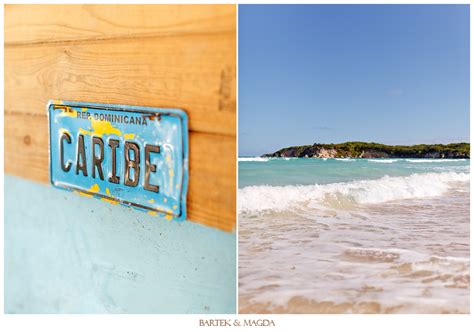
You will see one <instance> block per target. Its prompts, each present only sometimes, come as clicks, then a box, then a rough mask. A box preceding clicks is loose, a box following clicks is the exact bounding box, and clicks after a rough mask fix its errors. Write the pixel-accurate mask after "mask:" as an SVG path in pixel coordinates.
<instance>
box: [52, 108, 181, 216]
mask: <svg viewBox="0 0 474 332" xmlns="http://www.w3.org/2000/svg"><path fill="white" fill-rule="evenodd" d="M48 111H49V119H50V134H51V137H50V153H51V156H50V168H51V181H52V183H53V184H54V185H56V186H58V187H60V188H63V189H68V188H71V187H72V188H78V189H80V190H79V191H82V194H81V196H86V197H97V198H99V199H101V200H102V201H104V202H107V203H110V204H122V205H125V206H128V207H135V208H137V209H139V210H141V211H144V212H149V211H150V209H151V212H156V214H155V215H157V216H159V217H160V218H165V217H166V215H171V216H172V217H173V218H172V219H174V220H184V219H185V218H186V193H187V181H188V158H187V153H188V152H187V149H188V131H187V117H186V114H185V113H184V112H182V111H180V110H175V109H157V108H149V107H137V106H123V105H106V104H86V103H80V102H74V103H73V102H61V104H59V103H58V104H50V106H49V107H48ZM147 112H148V113H147ZM63 113H67V114H68V115H72V114H74V115H75V117H73V116H67V117H64V116H63ZM137 114H138V115H137ZM140 114H141V116H144V117H146V118H147V119H149V120H148V122H147V123H145V124H142V123H141V122H138V121H135V122H134V121H131V120H130V122H129V121H128V120H127V121H126V122H125V121H124V120H121V119H122V118H125V117H128V118H130V119H132V118H137V117H140ZM150 114H151V115H150ZM155 115H156V116H155ZM112 116H114V117H115V118H113V117H112ZM151 121H154V122H151ZM133 131H137V132H133ZM64 132H68V134H69V135H70V136H71V140H70V141H65V142H66V143H61V141H62V140H61V139H60V137H59V136H58V135H59V133H64ZM138 133H140V135H138ZM79 134H82V135H84V136H85V135H87V136H88V137H87V138H85V139H84V141H83V142H84V143H83V144H84V151H85V152H84V155H85V157H82V156H81V160H83V159H88V160H87V163H86V162H84V163H85V167H86V168H87V174H86V173H85V172H84V171H83V170H82V169H80V170H79V171H77V166H76V165H79V163H78V162H77V158H78V157H77V153H78V152H77V151H79V150H78V145H77V144H78V143H77V137H78V135H79ZM92 136H93V137H97V138H100V139H101V140H102V142H104V143H105V144H104V146H105V149H104V152H103V158H102V160H101V161H100V165H99V166H93V165H94V164H93V163H92V161H91V160H92V159H91V158H93V157H91V152H92V148H93V145H92V144H93V143H92V142H93V141H92ZM111 138H113V139H115V140H118V141H119V145H118V147H117V150H116V152H115V153H116V159H115V160H116V163H117V164H116V168H115V169H116V171H117V172H118V173H117V176H118V178H119V183H111V182H110V181H109V178H110V176H111V174H112V173H111V169H110V167H111V149H110V147H109V145H108V144H107V143H108V142H109V139H111ZM130 140H133V144H136V146H138V150H137V151H139V152H138V153H139V154H140V164H141V165H140V168H139V171H138V172H139V173H137V174H138V177H139V182H138V183H137V185H136V186H126V185H125V184H124V179H125V174H124V172H125V169H126V168H127V167H124V162H125V161H124V158H125V157H124V146H125V142H130ZM60 144H63V147H64V149H63V150H62V152H60V149H59V145H60ZM145 144H147V145H154V146H158V147H159V148H160V151H159V152H152V153H151V157H150V158H151V161H150V162H151V164H152V165H155V168H156V171H155V172H150V173H149V174H150V176H149V178H148V180H146V181H148V183H151V184H153V185H158V188H159V191H158V192H154V191H152V190H150V189H149V188H147V189H146V190H145V189H144V188H145V187H144V181H145V180H144V178H145V175H144V174H145V173H144V172H145V169H146V167H145V153H144V146H145ZM99 146H100V145H99ZM95 147H97V145H95ZM98 149H100V148H98ZM96 151H97V150H96ZM61 153H63V154H64V155H63V157H64V158H63V159H61V158H59V156H60V154H61ZM94 155H95V156H97V153H96V154H94ZM129 156H131V157H130V158H131V159H132V161H133V160H134V158H135V153H132V154H131V155H130V154H129ZM61 160H63V161H61ZM61 162H64V163H66V164H67V163H70V165H71V168H70V169H71V171H67V170H65V169H62V166H61V164H60V163H61ZM129 167H131V166H129ZM93 168H97V170H96V169H94V171H96V172H99V170H98V168H103V173H104V177H102V176H100V177H99V174H97V173H95V174H94V171H93ZM99 173H100V172H99ZM130 174H131V175H130ZM130 174H129V177H130V176H132V177H135V175H134V174H135V173H134V172H133V173H130ZM69 185H70V187H68V186H69ZM112 193H113V195H112Z"/></svg>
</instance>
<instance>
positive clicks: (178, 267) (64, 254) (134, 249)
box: [4, 176, 236, 313]
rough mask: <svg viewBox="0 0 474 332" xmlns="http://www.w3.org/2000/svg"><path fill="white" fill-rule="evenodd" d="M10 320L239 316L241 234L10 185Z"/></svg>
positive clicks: (21, 183) (13, 181) (14, 181)
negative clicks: (27, 316)
mask: <svg viewBox="0 0 474 332" xmlns="http://www.w3.org/2000/svg"><path fill="white" fill-rule="evenodd" d="M4 230H5V232H4V234H5V235H4V236H5V312H7V313H235V300H236V299H235V291H236V280H235V263H236V257H235V245H236V240H235V233H226V232H222V231H219V230H216V229H214V228H209V227H205V226H201V225H198V224H194V223H190V222H184V223H179V222H169V221H162V220H160V219H157V218H156V217H153V216H149V215H147V214H145V213H143V212H140V211H135V210H132V209H130V208H126V207H123V206H120V205H110V204H108V203H106V202H102V201H99V200H96V199H92V198H87V197H82V196H79V195H78V194H75V193H71V192H66V191H62V190H57V189H54V188H52V187H51V186H47V185H41V184H37V183H33V182H30V181H26V180H23V179H19V178H16V177H12V176H5V227H4Z"/></svg>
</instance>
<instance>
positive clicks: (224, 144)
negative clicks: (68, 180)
mask: <svg viewBox="0 0 474 332" xmlns="http://www.w3.org/2000/svg"><path fill="white" fill-rule="evenodd" d="M235 52H236V9H235V6H234V5H6V6H5V105H4V114H5V172H6V173H8V174H13V175H16V176H20V177H24V178H27V179H31V180H35V181H39V182H43V183H48V176H49V175H48V158H49V157H48V129H47V117H46V104H47V101H48V100H49V99H63V100H72V101H87V102H98V103H113V104H129V105H143V106H155V107H174V108H181V109H184V110H186V111H187V113H188V115H189V126H190V170H189V173H190V176H189V179H190V184H189V193H188V202H189V203H188V216H189V219H190V220H192V221H195V222H198V223H202V224H205V225H208V226H212V227H216V228H219V229H222V230H226V231H233V230H234V229H235V220H236V206H235V205H236V104H235V100H236V87H235V85H236V83H235V74H236V55H235Z"/></svg>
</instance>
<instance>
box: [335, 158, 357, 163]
mask: <svg viewBox="0 0 474 332" xmlns="http://www.w3.org/2000/svg"><path fill="white" fill-rule="evenodd" d="M334 160H339V161H346V162H347V161H355V159H351V158H334Z"/></svg>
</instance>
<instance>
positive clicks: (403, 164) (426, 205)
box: [238, 157, 470, 313]
mask: <svg viewBox="0 0 474 332" xmlns="http://www.w3.org/2000/svg"><path fill="white" fill-rule="evenodd" d="M469 165H470V163H469V160H465V159H447V160H446V159H444V160H443V159H330V158H329V159H309V158H306V159H296V158H260V157H239V195H238V217H239V312H241V313H468V312H469V288H470V283H469V280H470V273H469V266H470V265H469V173H470V171H469Z"/></svg>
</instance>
